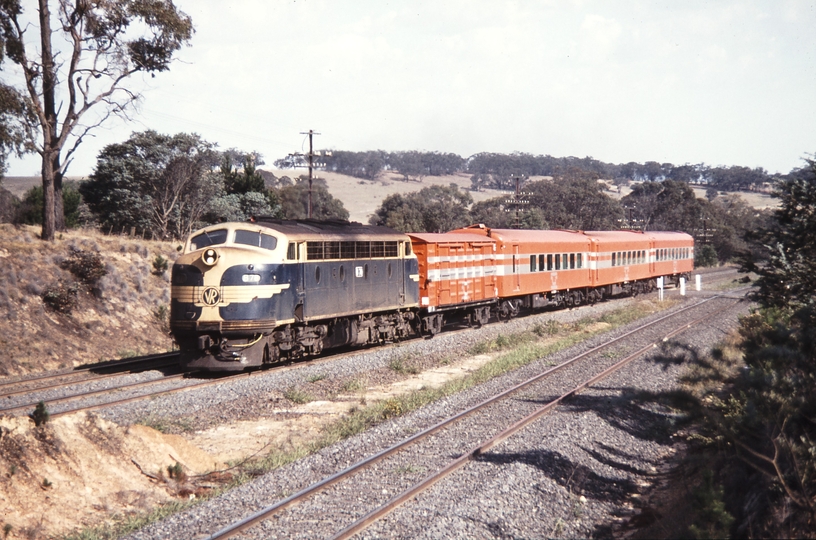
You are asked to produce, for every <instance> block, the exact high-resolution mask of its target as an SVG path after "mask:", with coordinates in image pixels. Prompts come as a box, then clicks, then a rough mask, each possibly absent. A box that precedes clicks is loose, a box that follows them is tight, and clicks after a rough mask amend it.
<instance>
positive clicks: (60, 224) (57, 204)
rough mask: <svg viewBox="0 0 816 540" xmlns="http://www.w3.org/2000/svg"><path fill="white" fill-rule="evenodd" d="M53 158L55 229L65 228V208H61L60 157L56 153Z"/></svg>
mask: <svg viewBox="0 0 816 540" xmlns="http://www.w3.org/2000/svg"><path fill="white" fill-rule="evenodd" d="M56 156H57V157H56V159H55V160H54V161H55V162H56V163H54V229H55V230H57V231H64V230H65V208H63V202H64V201H63V198H62V172H61V171H60V158H59V154H56Z"/></svg>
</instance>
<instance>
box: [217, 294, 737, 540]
mask: <svg viewBox="0 0 816 540" xmlns="http://www.w3.org/2000/svg"><path fill="white" fill-rule="evenodd" d="M735 293H736V291H730V294H735ZM737 302H739V300H736V301H735V300H734V299H732V298H729V297H726V296H725V295H717V296H713V297H709V298H704V299H702V300H700V301H698V302H696V303H694V304H692V305H688V306H685V307H682V308H680V309H678V310H676V311H674V312H673V313H670V314H668V315H664V316H662V317H660V318H657V319H655V320H653V321H651V322H649V323H646V324H643V325H640V326H638V327H637V328H635V329H633V330H631V331H629V332H627V333H625V334H623V335H621V336H618V337H616V338H613V339H610V340H607V341H606V342H604V343H602V344H600V345H598V346H596V347H593V348H592V349H590V350H587V351H585V352H583V353H581V354H578V355H576V356H574V357H572V358H570V359H568V360H566V361H565V362H562V363H561V364H559V365H557V366H555V367H552V368H550V369H547V370H546V371H543V372H541V373H538V374H536V375H534V376H532V377H530V378H528V379H527V380H525V381H523V382H521V383H518V384H516V385H515V386H512V387H511V388H508V389H506V390H504V391H502V392H499V393H497V394H496V395H494V396H492V397H490V398H488V399H486V400H484V401H482V402H480V403H478V404H475V405H473V406H471V407H469V408H467V409H466V410H463V411H461V412H459V413H457V414H454V415H452V416H449V417H448V418H445V419H444V420H442V421H440V422H437V423H436V424H434V425H432V426H430V427H427V428H425V429H423V430H421V431H419V432H417V433H416V434H414V435H412V436H410V437H407V438H405V439H404V440H401V441H399V442H397V443H396V444H393V445H392V446H390V447H388V448H385V449H383V450H381V451H379V452H377V453H375V454H373V455H370V456H368V457H366V458H364V459H362V460H360V461H358V462H356V463H354V464H353V465H351V466H348V467H346V468H345V469H343V470H341V471H339V472H337V473H335V474H332V475H330V476H327V477H325V478H324V479H322V480H320V481H319V482H316V483H314V484H312V485H310V486H308V487H306V488H304V489H301V490H300V491H298V492H297V493H295V494H293V495H291V496H289V497H285V498H281V499H280V500H279V501H277V502H275V503H274V504H271V505H269V506H267V507H265V508H262V509H261V510H259V511H256V512H255V513H254V514H252V515H250V516H248V517H246V518H244V519H241V520H239V521H236V522H234V523H232V524H229V525H227V526H225V527H223V528H222V529H220V530H218V531H217V532H215V533H213V534H212V535H211V536H210V538H211V539H221V538H230V537H233V536H236V535H239V534H246V535H247V536H248V537H253V538H254V537H266V536H267V535H269V534H271V533H272V532H273V530H272V529H271V528H268V529H264V523H271V522H270V521H268V520H270V518H274V519H275V522H274V527H275V530H274V532H275V533H276V534H278V535H280V534H283V535H287V534H288V533H287V532H283V531H287V530H288V529H286V526H287V525H290V524H296V523H298V522H300V521H302V520H306V521H309V520H310V517H309V516H311V521H312V522H313V521H315V519H314V516H315V515H317V516H319V519H318V520H317V521H318V522H319V523H320V524H322V528H320V529H319V530H318V529H317V528H314V527H316V526H317V525H316V524H312V525H313V528H312V529H310V530H309V531H308V533H310V534H314V536H318V537H328V536H331V537H333V538H348V537H350V536H353V535H355V534H357V533H359V532H360V531H362V530H364V529H365V528H366V527H367V526H369V525H370V524H372V523H373V522H375V521H376V520H378V519H380V518H382V517H383V516H385V515H387V514H388V513H389V512H391V511H393V510H394V509H395V508H397V507H398V506H400V505H401V504H403V503H405V502H406V501H408V500H411V499H413V498H415V497H417V495H418V494H419V493H421V492H422V491H424V490H427V489H429V488H430V487H431V486H433V485H434V484H436V483H437V482H439V481H440V480H441V479H442V478H444V477H445V476H447V475H449V474H451V473H453V472H454V471H455V470H457V469H459V468H460V467H462V466H463V465H465V464H466V463H468V462H469V461H471V460H472V459H474V458H475V457H478V456H480V455H482V454H484V453H486V452H488V451H489V450H490V449H491V448H493V447H495V446H496V445H498V444H499V443H500V442H501V441H503V440H505V439H507V438H508V437H510V436H511V435H513V434H514V433H516V432H518V431H519V430H522V429H524V428H525V427H526V426H528V425H530V424H531V423H532V422H534V421H535V420H537V419H538V418H540V417H541V416H543V415H545V414H547V413H548V412H550V411H552V410H553V409H554V408H555V407H557V406H558V405H559V404H562V403H563V402H564V401H566V400H568V399H569V398H571V397H573V396H575V395H576V394H577V393H579V392H581V391H582V390H584V389H586V388H588V387H590V386H591V385H594V384H596V383H597V382H598V381H600V380H603V379H604V378H606V377H609V376H610V375H612V374H613V373H616V372H617V371H619V370H621V369H622V368H624V367H625V366H627V365H628V364H629V363H631V362H632V361H633V360H635V359H637V358H639V357H641V356H643V355H644V354H646V353H648V352H651V351H654V350H656V349H657V348H658V347H660V346H661V344H663V343H665V342H667V341H669V340H671V339H672V338H673V337H675V336H677V335H678V334H680V333H682V332H684V331H686V330H688V329H689V328H691V327H693V326H695V325H697V324H700V323H702V322H704V321H707V320H711V319H712V318H715V317H717V316H718V315H719V314H720V313H722V312H723V311H725V310H728V309H730V308H732V307H733V306H734V304H735V303H737ZM715 304H724V305H721V306H719V307H716V306H715V307H712V306H714V305H715ZM695 311H700V312H701V313H697V314H696V315H694V316H693V318H692V320H690V321H689V320H686V321H684V322H682V323H676V322H673V321H675V320H676V319H678V318H679V317H680V316H685V317H688V316H689V314H690V313H694V312H695ZM644 333H645V334H648V335H649V337H648V343H647V344H645V345H642V344H641V345H637V346H632V345H625V344H626V343H627V342H629V341H631V340H632V339H633V338H635V337H638V338H639V339H642V338H641V336H643V335H644ZM624 349H626V352H625V353H621V355H622V356H623V358H622V359H620V360H617V355H611V354H608V352H609V351H610V350H616V351H617V350H624ZM605 353H607V354H606V355H605ZM613 357H614V358H615V359H614V360H613ZM588 366H591V369H590V371H592V373H586V372H585V371H586V370H587V369H588ZM542 385H544V387H543V388H542ZM553 385H555V386H553ZM555 388H558V390H555ZM520 394H521V396H520ZM530 395H533V396H536V397H530ZM552 396H556V397H552ZM540 402H542V403H544V404H543V405H541V406H539V403H540ZM497 409H498V410H500V411H504V412H500V413H499V414H498V416H497V415H496V410H497ZM487 411H492V413H490V414H488V413H487ZM482 416H484V417H486V418H487V419H480V418H481V417H482ZM496 417H499V418H502V419H503V420H504V421H505V422H507V423H510V424H511V425H509V427H504V426H497V425H496V422H495V418H496ZM491 418H493V419H494V420H491ZM454 432H457V433H459V435H458V436H454V435H452V433H454ZM474 434H475V435H474ZM484 434H487V435H484ZM450 456H455V458H454V459H451V458H450ZM391 462H397V463H409V464H410V463H424V464H426V465H423V467H424V468H427V469H429V470H432V471H433V472H431V473H430V474H428V475H426V476H425V477H424V478H422V479H421V480H420V481H419V482H415V483H408V484H406V482H404V481H399V480H398V481H397V482H396V483H397V484H398V485H399V486H398V489H396V490H395V489H394V482H393V481H391V483H386V484H384V487H382V489H380V488H378V487H377V485H378V482H380V481H381V480H380V478H379V476H381V475H382V474H383V471H387V470H394V469H395V468H399V467H401V466H400V465H395V464H390V465H389V463H391ZM403 466H404V465H403ZM410 466H411V465H409V467H410ZM359 486H363V487H359ZM394 491H396V494H395V495H392V493H393V492H394ZM350 493H354V494H356V495H355V496H354V497H355V500H354V501H351V502H350V501H349V500H348V495H349V494H350ZM383 493H385V494H388V495H390V497H388V498H385V497H383V496H382V494H383ZM383 499H386V500H385V502H383ZM315 509H320V510H319V511H318V510H315ZM310 512H312V513H311V514H310ZM328 523H332V524H334V523H336V524H337V525H336V526H335V525H326V524H328ZM270 527H272V525H270ZM292 535H300V536H304V534H303V531H300V532H292ZM306 536H308V535H306Z"/></svg>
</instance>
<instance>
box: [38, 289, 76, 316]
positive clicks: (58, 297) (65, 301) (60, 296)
mask: <svg viewBox="0 0 816 540" xmlns="http://www.w3.org/2000/svg"><path fill="white" fill-rule="evenodd" d="M78 292H79V287H78V286H77V284H76V283H64V282H59V283H57V284H56V285H51V286H50V287H47V288H46V289H45V291H43V293H42V299H43V302H44V303H45V305H46V306H48V307H50V308H51V309H53V310H54V311H58V312H60V313H71V311H72V310H73V309H74V308H75V307H76V305H77V293H78Z"/></svg>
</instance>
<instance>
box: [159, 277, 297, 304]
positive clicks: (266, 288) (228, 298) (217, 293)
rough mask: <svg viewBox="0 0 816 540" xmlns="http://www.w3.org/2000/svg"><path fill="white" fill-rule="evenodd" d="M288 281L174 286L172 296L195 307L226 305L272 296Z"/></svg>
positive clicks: (284, 286) (281, 289)
mask: <svg viewBox="0 0 816 540" xmlns="http://www.w3.org/2000/svg"><path fill="white" fill-rule="evenodd" d="M289 285H290V284H289V283H284V284H281V285H251V286H241V285H227V286H223V287H213V286H207V285H204V286H201V285H196V286H174V287H172V297H173V299H174V300H178V301H180V302H183V303H187V304H194V305H195V306H196V307H207V306H210V307H211V306H228V305H230V304H248V303H249V302H252V301H253V300H256V299H258V298H272V297H273V296H275V295H276V294H280V292H281V291H283V290H284V289H288V288H289Z"/></svg>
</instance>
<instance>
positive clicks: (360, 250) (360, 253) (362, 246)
mask: <svg viewBox="0 0 816 540" xmlns="http://www.w3.org/2000/svg"><path fill="white" fill-rule="evenodd" d="M356 252H357V253H356V256H357V258H358V259H368V258H370V257H371V244H370V242H357V250H356Z"/></svg>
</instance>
